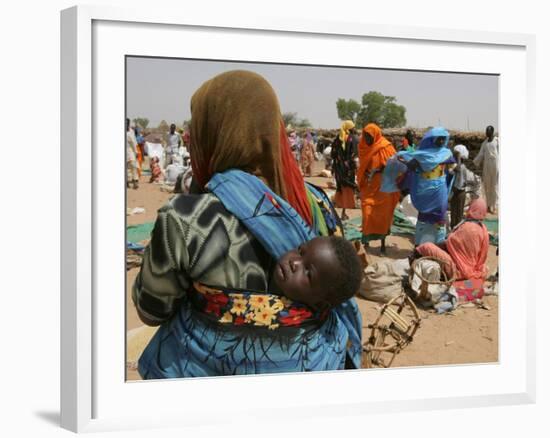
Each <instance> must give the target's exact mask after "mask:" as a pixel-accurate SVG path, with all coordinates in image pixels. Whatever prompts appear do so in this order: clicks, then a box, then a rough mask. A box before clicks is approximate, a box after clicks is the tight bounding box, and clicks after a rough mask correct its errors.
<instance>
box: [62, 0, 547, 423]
mask: <svg viewBox="0 0 550 438" xmlns="http://www.w3.org/2000/svg"><path fill="white" fill-rule="evenodd" d="M534 44H535V42H534V37H533V36H531V35H516V34H501V33H488V32H482V31H479V32H477V31H476V32H473V31H472V32H466V31H457V30H451V29H448V30H446V29H426V28H415V27H394V26H385V25H377V26H373V25H370V24H369V25H368V26H365V25H362V24H361V23H352V24H350V23H346V24H344V23H336V22H317V21H303V22H302V21H300V22H299V23H296V22H291V21H287V20H286V19H283V18H273V17H271V18H268V17H256V19H254V20H249V19H247V18H242V20H241V21H235V20H231V21H230V22H228V21H226V20H224V18H223V17H219V16H216V15H210V16H204V15H200V14H199V13H195V12H193V11H192V10H188V11H186V13H185V16H183V15H182V16H178V15H174V14H173V13H170V14H168V13H165V12H162V11H157V12H154V11H147V12H140V11H136V10H124V9H112V8H105V7H87V6H86V7H81V6H78V7H74V8H70V9H67V10H64V11H62V13H61V55H62V56H61V85H62V87H61V112H62V113H61V117H62V129H61V141H62V144H61V160H62V161H61V168H62V175H61V188H62V189H61V190H62V192H61V205H62V214H61V219H62V226H61V235H62V241H61V251H62V260H61V266H62V271H61V286H62V307H61V310H62V312H61V313H62V321H61V347H62V358H61V359H62V360H61V364H62V369H61V385H62V386H61V404H62V406H61V424H62V426H63V427H64V428H67V429H70V430H73V431H78V432H81V431H102V430H114V429H142V428H150V427H174V426H189V425H200V424H207V423H208V422H211V421H212V415H213V413H215V417H216V421H217V422H218V423H223V422H230V421H232V420H233V419H234V416H235V415H241V416H242V415H245V416H246V417H247V418H253V417H255V418H260V417H262V416H265V415H266V414H265V412H268V411H269V412H278V413H281V414H284V415H287V416H289V417H290V418H300V417H304V418H307V417H312V416H330V415H333V416H334V415H336V416H338V415H345V414H347V415H349V414H350V413H354V414H357V415H363V414H364V415H367V414H369V413H376V412H396V411H411V410H419V409H445V408H458V407H478V406H488V405H503V404H522V403H533V402H534V399H535V343H534V324H535V321H534V315H535V311H534V309H533V307H532V304H530V303H532V302H534V300H533V298H534V294H535V289H534V284H532V283H531V282H530V280H528V279H529V278H534V276H532V275H531V270H532V269H534V268H533V267H532V264H531V263H529V260H528V259H527V258H526V257H524V256H523V255H524V254H525V253H526V251H528V250H529V248H530V246H531V245H532V244H533V243H531V242H530V241H528V240H527V239H525V238H524V236H522V235H521V233H518V232H514V231H515V230H519V229H520V227H521V226H522V224H524V223H527V222H528V221H529V218H531V217H533V213H534V212H533V208H534V207H532V206H536V202H535V200H534V197H535V190H534V187H535V180H536V176H535V172H534V168H533V167H531V166H530V165H529V162H528V160H527V157H528V156H529V154H530V152H532V150H533V151H534V141H533V138H532V133H533V129H532V128H533V126H532V125H533V123H534V121H533V120H534V114H533V111H534V93H535V89H534ZM233 70H249V71H252V72H254V73H257V74H259V75H261V76H262V77H263V78H265V79H266V80H267V81H268V82H269V83H270V84H271V86H272V87H273V90H274V92H275V94H276V95H277V96H278V100H279V104H280V109H281V112H282V113H283V116H284V117H287V118H288V119H285V125H283V128H284V129H285V130H286V134H287V135H289V136H290V135H297V136H298V137H303V138H304V139H306V138H309V137H308V136H309V135H315V136H316V139H315V141H316V149H314V150H313V154H314V155H313V156H314V157H315V161H314V164H313V168H308V167H307V164H306V165H304V160H303V159H302V158H301V157H298V159H297V163H296V164H295V165H297V166H299V165H302V166H303V167H302V172H303V175H304V176H305V177H306V180H308V178H310V179H311V182H313V183H315V184H316V185H317V186H319V185H321V186H323V184H324V181H325V182H326V183H327V186H326V187H324V188H325V189H327V192H328V193H329V195H330V194H331V187H332V186H331V184H330V183H328V182H329V180H330V178H328V177H325V176H322V178H325V180H320V179H319V175H321V171H323V170H326V169H325V162H324V159H325V157H324V155H323V152H324V149H325V148H326V147H327V146H330V145H331V144H332V140H334V138H335V137H337V136H338V135H339V132H340V131H339V128H340V125H341V123H342V121H343V120H344V119H347V118H351V119H353V120H354V122H356V125H357V126H356V127H357V129H358V132H359V133H361V132H362V131H363V125H364V124H365V123H366V122H367V121H371V120H373V119H372V117H374V116H372V115H370V116H366V115H365V113H364V111H366V109H367V107H368V99H369V98H370V97H372V98H375V97H376V96H378V97H380V96H381V98H382V100H384V99H385V100H384V101H385V102H386V103H389V104H392V105H394V107H395V108H397V110H396V112H395V113H394V114H393V115H392V117H393V119H392V120H393V121H392V122H389V121H388V120H389V118H386V119H385V120H386V127H388V126H396V127H397V128H399V127H403V126H405V125H406V126H407V127H410V128H411V130H412V131H413V133H414V135H416V140H417V141H420V139H421V138H422V135H424V134H425V133H426V132H427V130H428V128H432V127H434V126H440V125H443V126H445V127H446V128H448V129H449V131H450V133H451V135H450V136H451V139H453V136H454V139H455V145H457V144H458V143H465V144H466V146H467V147H469V149H470V150H472V147H470V146H471V145H473V144H474V143H475V144H476V145H477V146H475V147H474V148H473V149H474V150H475V151H476V153H477V151H478V149H479V144H478V143H479V142H480V141H478V140H477V139H478V137H479V138H480V139H481V140H483V139H484V137H485V135H484V134H485V131H486V129H485V128H486V126H488V125H493V126H494V128H495V131H496V132H497V133H498V141H499V172H500V173H499V177H498V178H499V180H498V195H499V200H498V215H497V214H494V215H493V217H494V220H495V221H496V223H497V226H498V257H497V256H496V254H495V253H496V247H495V246H492V247H491V248H490V249H489V261H490V263H489V266H490V269H491V271H492V272H490V274H494V273H495V271H496V273H498V278H499V283H498V285H499V287H498V297H493V298H492V301H490V306H487V305H485V308H481V307H475V305H474V308H473V309H469V312H468V314H467V315H466V314H465V315H464V318H461V317H460V315H457V314H455V315H454V316H453V315H436V314H435V313H433V312H432V313H429V314H428V312H424V313H422V315H423V316H422V318H426V321H425V322H424V330H425V331H424V335H423V336H424V337H423V338H422V344H421V345H420V344H417V346H415V345H414V343H412V344H411V345H410V346H409V347H408V348H409V349H410V350H409V351H412V352H414V354H409V355H408V356H407V355H406V354H405V353H406V352H403V353H402V354H401V355H400V356H398V358H397V359H396V362H395V363H394V366H392V367H390V368H385V369H382V368H381V367H379V368H369V369H365V367H364V366H362V367H360V369H346V370H337V368H338V367H336V368H334V369H332V370H328V371H318V369H317V368H313V372H284V373H276V372H273V373H271V372H266V373H265V374H263V373H260V374H252V375H241V374H244V373H241V372H239V371H238V368H235V369H234V370H233V371H232V372H231V371H229V372H226V373H222V372H220V373H217V374H216V373H213V374H209V377H197V378H186V377H185V376H184V378H175V377H177V376H175V375H171V374H167V375H165V376H164V377H165V378H162V379H160V378H153V379H152V380H142V377H144V375H147V372H148V371H147V370H146V369H145V368H143V369H139V366H138V358H139V356H140V355H141V354H142V352H143V350H144V348H145V346H146V345H147V344H148V343H149V342H150V340H151V339H152V338H153V337H154V336H155V334H156V333H157V328H156V327H152V328H150V327H146V326H144V325H143V323H142V320H143V316H144V315H143V314H142V315H141V317H142V318H139V317H138V314H137V311H136V307H135V296H134V297H132V286H133V284H134V281H135V279H136V277H138V276H139V275H140V274H139V272H140V265H141V264H142V263H143V261H142V257H141V256H140V254H141V253H140V252H142V251H143V249H144V247H145V246H146V245H147V241H148V239H149V236H150V233H151V231H152V230H153V224H154V221H155V219H156V217H157V214H156V212H157V210H158V209H159V208H161V207H162V206H163V205H164V204H165V203H166V202H168V200H169V199H170V198H171V197H172V196H173V194H174V188H175V187H174V186H175V184H178V183H176V179H174V180H173V181H172V180H171V178H170V176H169V174H170V170H169V169H168V166H169V165H173V164H178V165H183V166H190V164H188V163H186V162H184V161H183V159H185V158H186V157H187V155H186V153H187V152H188V151H187V148H188V146H189V139H186V138H185V136H186V135H189V134H188V131H187V129H188V128H189V125H190V123H191V113H190V105H191V103H190V101H191V98H192V96H193V94H194V93H195V91H196V90H197V89H199V87H201V85H202V84H203V83H204V82H205V81H207V80H210V79H211V78H212V77H215V76H216V75H218V74H221V73H224V72H227V71H233ZM396 90H397V91H396ZM369 92H373V93H374V94H371V95H369ZM369 96H370V97H369ZM323 99H324V100H323ZM405 107H406V112H405V111H403V112H402V113H400V111H401V110H399V108H405ZM310 108H313V109H314V110H313V109H311V111H310ZM354 108H355V110H354ZM195 111H197V110H196V108H195ZM400 115H401V116H402V119H403V120H401V119H400V118H399V117H400ZM405 115H406V120H405ZM284 117H283V118H284ZM388 117H389V116H388ZM126 120H128V124H125V121H126ZM390 123H394V124H393V125H391V124H390ZM171 124H174V126H173V127H171V126H170V125H171ZM134 128H138V129H137V130H135V129H134ZM397 128H396V130H394V131H391V130H384V133H385V135H386V136H387V137H388V138H390V140H391V142H392V143H393V144H394V145H396V146H397V147H399V146H401V141H402V139H403V138H404V137H405V133H404V132H401V130H399V129H397ZM474 131H475V132H477V134H475V135H473V134H472V135H471V136H470V137H468V136H466V135H462V134H460V132H474ZM128 132H131V133H132V135H133V136H134V137H133V138H134V139H136V140H137V138H136V137H135V135H136V134H137V135H138V136H142V137H143V138H142V139H141V140H140V141H139V142H137V141H136V146H137V144H138V143H140V144H141V145H146V148H145V149H134V151H135V152H136V155H135V156H133V155H132V159H131V160H129V156H128V151H127V145H128ZM178 133H179V135H178ZM480 133H481V134H480ZM476 135H477V137H476ZM171 136H173V138H171ZM480 136H481V137H480ZM474 137H475V138H476V139H475V140H472V139H473V138H474ZM321 138H325V139H326V141H327V142H328V143H327V144H323V143H322V142H321V141H320V139H321ZM308 141H309V140H308ZM468 141H471V142H472V143H471V145H468V144H467V142H468ZM123 143H124V144H125V145H126V146H125V147H122V146H121V145H122V144H123ZM407 143H408V142H407ZM173 145H176V146H178V149H177V150H178V151H179V152H178V154H179V155H181V158H182V162H181V163H179V162H178V160H175V159H174V156H175V155H176V152H173V153H172V149H170V147H171V146H173ZM318 145H319V146H318ZM155 147H158V148H159V150H160V155H158V156H159V157H160V158H161V159H162V160H163V161H164V162H161V160H158V161H159V163H158V164H157V163H156V162H155V160H153V159H152V158H151V157H153V156H154V155H155V153H154V152H153V151H154V150H155ZM179 148H181V149H179ZM476 148H477V149H476ZM518 148H521V150H522V153H521V154H518V153H514V152H515V151H517V149H518ZM167 151H170V152H167ZM174 151H175V149H174ZM523 151H524V152H523ZM470 158H472V157H470ZM191 160H193V155H192V154H191ZM129 162H132V163H138V162H139V165H138V164H136V165H135V167H134V164H132V165H131V166H130V167H129V166H128V163H129ZM155 166H158V169H157V170H158V173H156V175H157V176H158V178H157V179H156V180H155V178H154V175H155ZM327 169H328V168H327ZM134 172H135V173H134ZM193 173H194V175H193V178H197V179H198V177H196V169H195V168H193ZM129 175H130V176H129ZM180 182H181V180H180ZM182 187H183V186H182ZM187 189H188V190H189V188H187ZM184 190H185V188H184ZM176 192H177V190H176ZM527 206H530V207H529V209H528V208H527ZM338 213H339V214H342V213H343V212H342V211H341V210H339V209H338ZM348 213H349V210H348ZM356 213H357V214H356V216H357V217H360V215H361V210H360V209H357V212H356ZM350 215H351V216H353V214H351V213H350ZM350 220H353V217H352V218H351V219H350ZM359 224H360V222H359ZM129 230H130V231H131V232H132V233H133V236H132V238H129V234H128V233H129ZM140 233H141V234H140ZM399 239H402V240H399ZM407 239H408V240H407ZM407 239H405V238H396V237H394V236H390V237H389V238H388V241H387V245H388V249H387V251H388V253H389V255H390V258H393V259H398V258H404V257H406V255H405V253H406V252H407V251H409V252H410V251H412V249H413V247H414V239H413V238H412V237H408V238H407ZM379 249H380V248H379V247H377V246H376V244H374V245H372V247H371V248H370V249H368V250H367V251H372V253H371V255H372V254H375V255H378V251H379ZM128 254H130V255H131V256H133V255H136V257H129V256H128ZM367 255H368V254H367ZM375 259H376V257H375ZM133 263H135V266H134V267H132V266H133ZM274 275H275V274H274ZM197 288H198V286H197ZM132 298H134V300H133V299H132ZM357 301H360V303H359V309H360V311H361V313H362V315H363V322H362V324H363V327H362V335H363V342H364V341H366V339H365V338H366V337H368V333H370V332H368V324H372V322H373V319H374V318H375V315H376V312H378V307H377V306H375V305H370V304H368V303H367V302H366V301H364V300H362V301H361V300H360V299H359V298H358V299H357ZM216 306H217V304H216ZM216 306H214V307H216ZM153 307H154V306H153ZM216 309H217V308H216ZM228 309H229V308H228ZM217 310H219V309H217ZM369 312H370V313H369ZM144 313H145V314H147V312H144ZM222 313H223V312H222ZM222 313H220V315H219V317H220V318H222V319H223V318H226V319H227V318H231V320H232V321H234V319H233V318H235V317H236V316H239V315H240V314H239V313H238V312H232V311H231V310H228V311H227V312H226V314H224V315H222ZM428 318H429V321H431V322H429V321H428V320H427V319H428ZM452 318H455V321H453V322H449V319H452ZM472 320H474V323H471V321H472ZM277 321H279V320H277ZM281 321H282V324H284V318H283V319H281ZM287 321H288V320H287ZM434 321H435V322H434ZM258 324H259V322H258V321H256V325H258ZM270 324H271V325H270V328H271V329H277V328H278V327H275V324H274V323H273V321H271V320H270ZM422 324H423V323H422V321H421V324H420V329H419V332H418V336H420V334H421V333H422V329H423V328H422ZM429 327H430V328H429ZM441 327H445V329H443V328H441ZM429 330H431V332H430V331H429ZM472 330H475V331H476V333H475V334H472V333H467V332H468V331H472ZM478 331H479V332H478ZM428 333H430V334H428ZM474 338H475V339H484V340H483V341H482V342H481V343H479V344H478V345H477V347H475V348H474V347H471V348H470V349H468V348H465V347H464V345H466V344H467V342H469V341H468V340H469V339H474ZM461 339H462V340H464V339H466V341H460V340H461ZM205 361H206V359H205ZM306 368H307V367H306ZM346 368H350V367H346ZM224 374H226V375H224ZM231 374H239V375H235V376H232V375H231ZM155 376H156V375H155ZM153 377H154V376H153ZM172 377H174V378H172ZM214 394H217V395H216V396H213V395H214ZM222 394H223V396H220V395H222ZM251 394H254V396H251ZM259 400H261V403H258V401H259ZM243 412H246V414H243Z"/></svg>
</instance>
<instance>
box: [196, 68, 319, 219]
mask: <svg viewBox="0 0 550 438" xmlns="http://www.w3.org/2000/svg"><path fill="white" fill-rule="evenodd" d="M281 121H282V118H281V110H280V108H279V101H278V99H277V96H276V95H275V91H274V90H273V88H272V87H271V85H270V84H269V83H268V82H267V81H266V80H265V79H264V78H263V77H262V76H260V75H258V74H256V73H253V72H250V71H245V70H233V71H228V72H225V73H222V74H220V75H218V76H215V77H214V78H212V79H210V80H208V81H206V82H205V83H204V84H202V86H201V87H200V88H199V89H198V90H197V91H196V92H195V94H194V95H193V97H192V98H191V143H190V145H189V149H190V151H189V152H190V155H191V165H192V167H193V178H194V179H196V182H197V183H198V185H199V186H200V187H201V188H202V189H204V187H205V186H206V184H207V183H208V181H209V180H210V178H211V177H212V175H213V174H214V173H217V172H223V171H225V170H228V169H240V170H243V171H245V172H248V173H251V174H253V175H256V176H258V177H260V178H262V179H263V180H264V182H265V183H266V184H267V185H268V186H269V187H270V188H271V189H272V190H273V191H274V192H275V193H277V194H278V195H279V196H281V197H282V198H283V199H286V200H287V201H288V202H289V203H290V204H291V205H292V206H293V207H294V208H295V209H296V210H297V211H298V213H300V215H301V216H302V217H303V218H304V219H305V220H306V221H307V222H308V223H309V224H311V210H310V207H309V204H308V202H307V196H306V191H305V187H304V181H303V178H302V177H301V174H300V171H299V169H298V167H297V165H296V163H295V162H294V160H292V161H291V160H290V159H289V158H288V157H291V152H290V146H289V144H288V139H287V138H286V135H282V134H281V132H282V133H283V134H284V125H282V124H281V123H282V122H281ZM281 130H282V131H281Z"/></svg>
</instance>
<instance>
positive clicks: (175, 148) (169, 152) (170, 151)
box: [165, 123, 182, 167]
mask: <svg viewBox="0 0 550 438" xmlns="http://www.w3.org/2000/svg"><path fill="white" fill-rule="evenodd" d="M181 145H182V140H181V136H180V135H179V133H177V132H176V125H175V124H174V123H172V124H171V125H170V133H169V134H168V138H167V140H166V163H165V166H166V167H168V165H169V164H172V162H173V161H174V157H175V156H176V155H178V154H179V149H180V146H181Z"/></svg>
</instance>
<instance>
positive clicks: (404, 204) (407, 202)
mask: <svg viewBox="0 0 550 438" xmlns="http://www.w3.org/2000/svg"><path fill="white" fill-rule="evenodd" d="M399 207H400V209H401V212H402V213H403V214H404V215H405V216H406V217H407V219H408V220H409V221H410V222H411V223H412V224H413V225H416V223H417V222H418V210H417V209H416V208H414V205H413V204H412V201H411V195H407V196H405V197H404V198H403V200H402V201H401V205H400V206H399Z"/></svg>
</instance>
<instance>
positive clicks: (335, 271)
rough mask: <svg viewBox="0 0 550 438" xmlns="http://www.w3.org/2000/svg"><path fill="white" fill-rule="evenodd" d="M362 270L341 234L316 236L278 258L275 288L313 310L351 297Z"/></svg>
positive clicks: (356, 287) (325, 308)
mask: <svg viewBox="0 0 550 438" xmlns="http://www.w3.org/2000/svg"><path fill="white" fill-rule="evenodd" d="M362 275H363V270H362V267H361V263H360V260H359V257H358V256H357V253H356V251H355V248H354V246H353V245H352V244H351V243H350V242H348V241H347V240H345V239H344V238H342V237H337V236H330V237H316V238H314V239H312V240H310V241H308V242H305V243H303V244H302V245H300V246H299V247H298V248H296V249H293V250H291V251H289V252H287V253H285V254H283V256H282V257H281V258H280V259H279V260H278V262H277V264H276V266H275V269H274V271H273V281H274V284H275V291H278V292H280V293H281V294H282V295H284V296H285V297H287V298H289V299H291V300H293V301H297V302H300V303H303V304H307V305H308V306H310V307H311V308H313V309H315V310H320V311H323V310H327V309H331V308H333V307H336V306H338V305H339V304H341V303H343V302H344V301H347V300H348V299H349V298H351V297H353V296H354V295H355V293H356V292H357V291H358V290H359V286H360V284H361V279H362Z"/></svg>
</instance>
